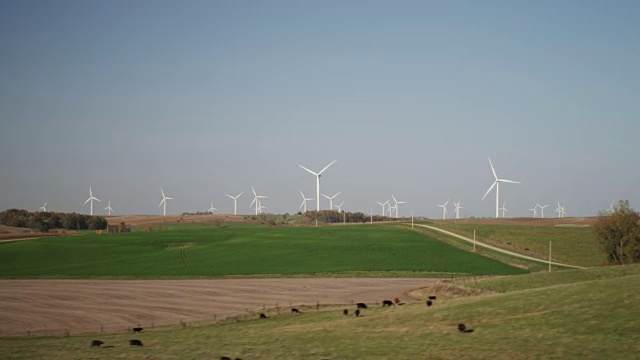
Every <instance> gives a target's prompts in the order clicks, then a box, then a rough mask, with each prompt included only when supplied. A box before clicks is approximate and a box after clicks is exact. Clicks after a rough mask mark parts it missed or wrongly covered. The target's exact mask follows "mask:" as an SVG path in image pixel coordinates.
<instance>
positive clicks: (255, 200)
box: [249, 185, 267, 215]
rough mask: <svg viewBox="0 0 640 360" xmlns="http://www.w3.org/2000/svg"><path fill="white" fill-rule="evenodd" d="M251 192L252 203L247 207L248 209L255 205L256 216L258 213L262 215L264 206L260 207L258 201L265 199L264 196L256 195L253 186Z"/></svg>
mask: <svg viewBox="0 0 640 360" xmlns="http://www.w3.org/2000/svg"><path fill="white" fill-rule="evenodd" d="M251 191H253V201H252V202H251V204H250V205H249V207H251V206H253V204H254V203H255V204H256V215H258V212H260V213H262V209H263V208H266V207H264V206H262V205H261V204H260V199H267V197H266V196H262V195H258V194H257V193H256V190H255V189H254V188H253V185H251Z"/></svg>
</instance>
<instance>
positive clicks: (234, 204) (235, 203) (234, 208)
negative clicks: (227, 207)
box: [225, 191, 244, 215]
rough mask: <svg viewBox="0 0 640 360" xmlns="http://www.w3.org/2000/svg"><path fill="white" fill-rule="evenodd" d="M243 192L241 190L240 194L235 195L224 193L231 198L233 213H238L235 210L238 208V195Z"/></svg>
mask: <svg viewBox="0 0 640 360" xmlns="http://www.w3.org/2000/svg"><path fill="white" fill-rule="evenodd" d="M242 194H244V191H243V192H241V193H240V194H238V195H236V196H235V197H233V196H231V195H229V194H225V195H227V196H228V197H230V198H232V199H233V215H238V214H237V212H236V209H237V208H238V198H239V197H240V195H242Z"/></svg>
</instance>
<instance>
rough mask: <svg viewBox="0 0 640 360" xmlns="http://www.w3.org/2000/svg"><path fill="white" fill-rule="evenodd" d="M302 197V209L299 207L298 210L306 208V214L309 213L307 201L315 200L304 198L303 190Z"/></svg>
mask: <svg viewBox="0 0 640 360" xmlns="http://www.w3.org/2000/svg"><path fill="white" fill-rule="evenodd" d="M300 195H302V204H300V207H298V209H300V208H302V207H304V212H307V201H308V200H313V198H306V197H304V194H303V193H302V190H300Z"/></svg>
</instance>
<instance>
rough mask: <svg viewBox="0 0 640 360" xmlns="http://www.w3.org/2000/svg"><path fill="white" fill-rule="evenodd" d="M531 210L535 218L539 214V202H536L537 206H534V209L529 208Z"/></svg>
mask: <svg viewBox="0 0 640 360" xmlns="http://www.w3.org/2000/svg"><path fill="white" fill-rule="evenodd" d="M529 210H531V211H533V218H534V219H535V218H536V215H538V204H536V206H534V207H533V209H529Z"/></svg>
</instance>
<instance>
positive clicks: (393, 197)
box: [391, 194, 407, 219]
mask: <svg viewBox="0 0 640 360" xmlns="http://www.w3.org/2000/svg"><path fill="white" fill-rule="evenodd" d="M391 198H392V199H393V202H394V203H396V204H395V205H394V206H393V207H394V208H395V209H396V219H397V218H398V204H406V203H407V202H406V201H398V200H396V198H395V196H393V194H391Z"/></svg>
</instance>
